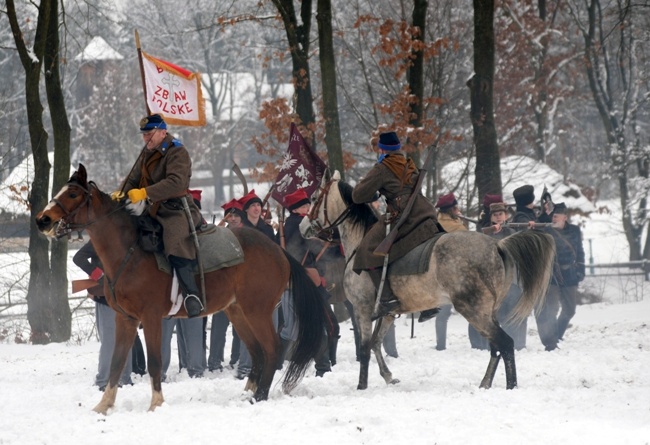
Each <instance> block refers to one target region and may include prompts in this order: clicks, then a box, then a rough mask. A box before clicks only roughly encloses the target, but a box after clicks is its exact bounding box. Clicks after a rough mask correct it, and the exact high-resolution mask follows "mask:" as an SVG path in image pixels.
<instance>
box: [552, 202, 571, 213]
mask: <svg viewBox="0 0 650 445" xmlns="http://www.w3.org/2000/svg"><path fill="white" fill-rule="evenodd" d="M553 213H558V214H561V215H566V214H567V213H568V209H567V208H566V204H564V203H563V202H558V203H557V204H555V207H554V208H553Z"/></svg>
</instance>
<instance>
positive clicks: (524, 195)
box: [512, 185, 535, 207]
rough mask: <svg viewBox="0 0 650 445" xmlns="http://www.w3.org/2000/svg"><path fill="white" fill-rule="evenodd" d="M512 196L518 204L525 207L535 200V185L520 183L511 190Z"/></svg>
mask: <svg viewBox="0 0 650 445" xmlns="http://www.w3.org/2000/svg"><path fill="white" fill-rule="evenodd" d="M512 196H514V198H515V202H516V203H517V205H518V206H522V207H525V206H527V205H528V204H530V203H531V202H533V201H535V187H533V186H532V185H522V186H521V187H519V188H516V189H515V191H514V192H512Z"/></svg>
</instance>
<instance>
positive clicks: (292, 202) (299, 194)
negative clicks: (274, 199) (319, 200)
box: [284, 189, 309, 212]
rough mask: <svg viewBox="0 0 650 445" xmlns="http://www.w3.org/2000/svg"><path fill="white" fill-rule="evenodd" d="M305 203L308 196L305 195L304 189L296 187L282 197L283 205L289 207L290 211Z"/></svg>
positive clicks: (307, 202)
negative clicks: (296, 188)
mask: <svg viewBox="0 0 650 445" xmlns="http://www.w3.org/2000/svg"><path fill="white" fill-rule="evenodd" d="M305 204H309V196H307V193H306V192H305V190H304V189H298V190H296V191H295V192H293V193H289V194H288V195H287V196H285V197H284V206H285V207H286V208H287V209H289V211H290V212H291V211H293V210H296V209H297V208H299V207H302V206H304V205H305Z"/></svg>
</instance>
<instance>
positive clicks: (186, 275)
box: [169, 255, 203, 318]
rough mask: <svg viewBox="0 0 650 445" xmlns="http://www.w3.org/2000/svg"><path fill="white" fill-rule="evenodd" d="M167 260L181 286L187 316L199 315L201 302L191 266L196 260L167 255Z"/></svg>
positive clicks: (201, 307)
mask: <svg viewBox="0 0 650 445" xmlns="http://www.w3.org/2000/svg"><path fill="white" fill-rule="evenodd" d="M169 262H170V263H171V265H172V267H173V268H174V269H175V270H176V276H177V277H178V284H179V285H180V287H181V290H182V292H183V297H184V300H185V301H184V304H185V311H187V317H188V318H194V317H198V316H199V315H201V311H203V303H202V302H201V299H200V298H199V288H198V286H197V285H196V280H195V279H194V270H193V268H194V266H195V265H196V260H190V259H187V258H181V257H177V256H173V255H169Z"/></svg>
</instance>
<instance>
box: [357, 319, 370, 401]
mask: <svg viewBox="0 0 650 445" xmlns="http://www.w3.org/2000/svg"><path fill="white" fill-rule="evenodd" d="M372 310H373V308H372V307H365V308H363V310H362V309H361V308H358V307H355V308H354V316H355V317H356V319H357V328H358V330H359V384H358V385H357V389H359V390H363V389H367V388H368V367H369V366H370V350H371V349H372V322H371V321H370V314H372ZM361 312H364V313H363V314H361Z"/></svg>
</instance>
